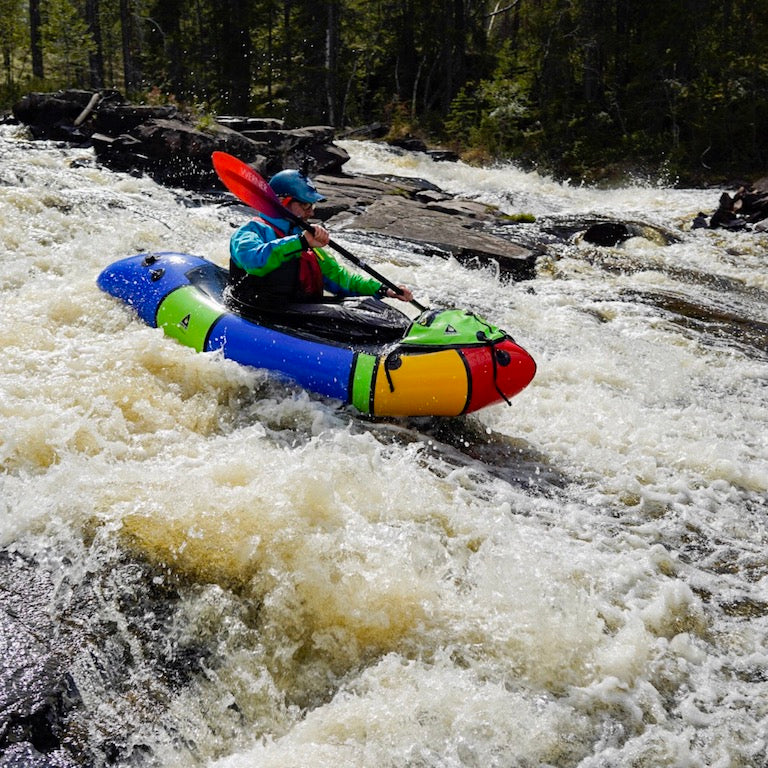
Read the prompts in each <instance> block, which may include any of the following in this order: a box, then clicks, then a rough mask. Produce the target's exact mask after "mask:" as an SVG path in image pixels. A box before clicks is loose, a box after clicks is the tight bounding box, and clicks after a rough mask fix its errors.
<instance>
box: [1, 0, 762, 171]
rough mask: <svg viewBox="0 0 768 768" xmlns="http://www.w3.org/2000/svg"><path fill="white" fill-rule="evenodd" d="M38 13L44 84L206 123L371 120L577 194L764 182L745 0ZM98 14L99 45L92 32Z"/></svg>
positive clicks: (57, 7) (384, 2) (50, 5)
mask: <svg viewBox="0 0 768 768" xmlns="http://www.w3.org/2000/svg"><path fill="white" fill-rule="evenodd" d="M40 8H41V11H42V18H43V29H42V32H43V53H44V58H45V72H46V74H47V75H49V77H50V75H51V73H55V77H53V78H51V79H49V80H48V81H47V82H46V83H45V85H46V86H47V87H49V88H55V87H64V86H76V87H87V85H88V84H89V83H90V82H92V81H93V80H99V79H100V81H101V82H103V83H104V85H105V86H106V87H116V88H118V89H122V90H125V89H126V88H128V87H129V86H130V88H129V90H130V92H129V93H128V94H127V95H129V96H131V97H133V98H136V97H137V95H138V94H139V93H144V94H147V93H148V92H149V91H150V89H151V88H152V87H155V88H156V89H157V90H156V92H155V95H154V98H160V97H165V98H169V99H170V98H171V96H170V95H171V94H172V95H173V97H174V98H175V99H177V100H178V101H179V103H183V104H188V105H196V106H197V109H198V111H199V113H200V115H201V116H202V117H201V120H202V121H203V122H205V121H207V120H209V119H210V117H209V116H210V115H212V114H215V113H230V114H231V113H239V114H253V115H261V116H270V117H282V118H284V119H285V120H286V122H287V123H288V124H289V125H301V124H304V125H306V124H318V123H324V124H333V125H336V126H339V127H341V126H348V125H353V126H359V125H364V124H366V123H372V122H378V121H381V122H386V123H388V125H389V127H390V136H392V137H395V136H398V137H400V136H406V135H415V136H420V137H422V138H424V137H426V136H434V137H435V138H436V139H439V140H441V141H443V142H448V143H450V144H451V145H452V146H453V147H454V148H456V149H457V150H460V151H461V152H462V153H463V156H465V157H472V158H475V159H477V160H479V161H483V162H487V161H489V160H492V159H502V158H503V159H508V158H514V159H516V160H517V161H519V162H521V163H522V164H525V165H535V166H537V167H539V168H543V169H546V170H548V171H550V172H552V173H554V174H556V175H559V176H570V177H574V178H576V177H579V178H582V179H589V180H601V179H608V178H612V177H614V176H615V175H616V174H619V173H622V172H624V171H632V172H642V173H653V172H654V169H656V170H660V169H664V170H665V171H667V172H669V171H671V172H672V173H673V174H675V175H678V176H680V177H681V178H683V179H686V178H687V179H692V180H697V179H698V178H703V177H706V176H707V175H710V176H712V175H719V174H730V175H749V173H750V170H752V169H756V170H758V171H759V172H760V173H761V174H762V173H764V168H765V165H766V164H767V162H768V153H767V150H766V147H765V138H764V137H765V136H766V135H768V61H767V60H766V58H765V55H764V52H765V50H766V49H768V17H766V16H765V14H761V13H760V12H759V8H758V4H755V3H754V0H751V2H747V0H729V1H728V2H727V3H719V4H716V3H713V2H711V0H686V2H685V3H668V2H666V3H663V2H661V0H648V1H647V2H643V3H628V2H626V0H536V2H532V1H529V0H523V1H522V2H517V3H498V2H496V0H451V2H448V3H446V2H445V1H444V0H123V2H120V0H90V2H89V3H88V4H86V0H40ZM94 8H96V9H97V11H98V21H99V30H98V34H96V30H94V29H93V28H92V27H89V25H88V23H87V22H86V10H87V9H91V11H92V10H93V9H94ZM28 11H29V8H28V3H26V2H23V0H0V52H1V53H2V62H3V66H4V73H3V77H2V79H0V88H1V89H2V90H0V98H1V99H2V101H3V103H4V104H8V103H11V102H12V101H13V100H14V99H15V98H18V96H19V95H20V94H21V93H23V92H24V89H25V88H26V89H27V90H28V89H30V88H31V86H32V85H33V84H32V81H31V58H32V57H31V54H30V48H31V43H30V33H29V12H28ZM124 41H125V42H126V44H127V49H124V47H123V44H124ZM99 43H100V45H99ZM126 51H127V55H126ZM97 54H100V56H99V55H97ZM126 58H127V59H128V61H126V60H124V59H126ZM98 61H100V62H101V63H100V64H99V63H97V62H98ZM129 64H130V67H129V66H128V65H129ZM95 66H96V67H101V70H102V71H101V72H95V71H94V67H95ZM129 70H130V71H129ZM97 75H98V76H99V77H97ZM127 81H128V82H127ZM34 85H35V86H37V85H40V83H36V84H34ZM160 95H161V96H160ZM147 98H150V97H149V96H147Z"/></svg>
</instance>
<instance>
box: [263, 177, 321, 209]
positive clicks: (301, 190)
mask: <svg viewBox="0 0 768 768" xmlns="http://www.w3.org/2000/svg"><path fill="white" fill-rule="evenodd" d="M269 186H270V187H272V191H273V192H274V193H275V194H276V195H277V196H278V197H291V198H293V199H294V200H298V201H299V202H300V203H319V202H320V201H321V200H325V198H324V197H323V196H322V195H321V194H320V193H319V192H318V191H317V188H316V187H315V185H314V184H313V183H312V181H311V179H309V178H308V177H307V176H304V175H302V174H301V173H299V172H298V171H280V173H276V174H275V175H274V176H273V177H272V178H271V179H270V180H269Z"/></svg>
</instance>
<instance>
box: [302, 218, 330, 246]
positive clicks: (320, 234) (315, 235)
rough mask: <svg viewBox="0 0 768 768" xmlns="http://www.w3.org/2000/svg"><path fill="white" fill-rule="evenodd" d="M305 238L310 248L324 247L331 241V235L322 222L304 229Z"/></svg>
mask: <svg viewBox="0 0 768 768" xmlns="http://www.w3.org/2000/svg"><path fill="white" fill-rule="evenodd" d="M303 237H304V239H305V240H306V241H307V245H308V246H309V247H310V248H324V247H325V246H326V245H328V243H329V242H330V239H331V236H330V234H329V233H328V230H327V229H326V228H325V227H324V226H323V225H322V224H312V225H311V228H310V229H305V230H304V235H303Z"/></svg>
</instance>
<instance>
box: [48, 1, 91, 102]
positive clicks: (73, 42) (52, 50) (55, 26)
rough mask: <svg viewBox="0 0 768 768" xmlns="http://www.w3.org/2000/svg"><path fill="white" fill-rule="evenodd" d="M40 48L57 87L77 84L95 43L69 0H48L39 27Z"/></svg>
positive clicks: (76, 9) (73, 4)
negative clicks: (40, 32)
mask: <svg viewBox="0 0 768 768" xmlns="http://www.w3.org/2000/svg"><path fill="white" fill-rule="evenodd" d="M41 31H42V35H43V51H44V52H45V53H46V54H47V56H48V59H49V61H50V62H51V69H52V71H54V72H55V73H56V74H57V79H59V80H60V86H61V87H64V86H66V85H67V84H71V83H79V82H81V81H82V79H83V73H84V72H86V71H87V70H88V55H89V54H90V53H92V52H93V51H94V50H95V45H94V42H93V38H92V37H91V34H90V32H89V31H88V25H87V24H86V22H85V19H84V18H83V16H82V15H81V13H80V11H79V9H78V8H77V7H76V5H75V3H74V2H72V0H48V3H47V4H46V15H45V19H44V21H43V26H42V30H41Z"/></svg>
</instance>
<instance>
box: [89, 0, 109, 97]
mask: <svg viewBox="0 0 768 768" xmlns="http://www.w3.org/2000/svg"><path fill="white" fill-rule="evenodd" d="M85 18H86V21H87V23H88V31H89V32H90V33H91V37H93V42H94V45H95V46H96V48H95V50H94V51H92V52H91V53H90V54H88V59H89V65H90V81H91V88H103V87H104V48H103V45H102V40H101V22H100V19H99V0H86V3H85Z"/></svg>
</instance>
